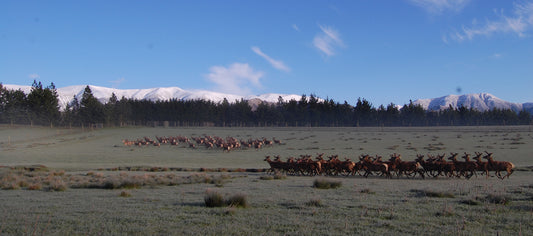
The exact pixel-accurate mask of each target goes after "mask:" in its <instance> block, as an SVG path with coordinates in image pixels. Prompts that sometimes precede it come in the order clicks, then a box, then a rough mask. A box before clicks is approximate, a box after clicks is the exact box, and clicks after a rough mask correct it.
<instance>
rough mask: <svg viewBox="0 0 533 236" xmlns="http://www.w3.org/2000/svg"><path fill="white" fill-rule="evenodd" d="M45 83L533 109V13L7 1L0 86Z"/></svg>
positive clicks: (502, 3) (494, 5)
mask: <svg viewBox="0 0 533 236" xmlns="http://www.w3.org/2000/svg"><path fill="white" fill-rule="evenodd" d="M34 79H36V80H38V81H42V82H43V83H44V84H49V83H50V82H54V83H55V84H56V86H57V87H65V86H70V85H80V84H91V85H98V86H106V87H114V88H120V89H130V88H152V87H171V86H177V87H181V88H183V89H202V90H214V91H220V92H228V93H235V94H263V93H286V94H307V95H309V94H316V95H317V96H319V97H322V98H332V99H334V100H335V101H338V102H344V101H347V102H348V103H350V104H355V101H356V100H357V98H359V97H361V98H365V99H367V100H369V101H370V102H371V103H372V104H373V105H374V106H376V107H377V106H379V105H381V104H384V105H387V104H389V103H391V102H392V103H395V104H399V105H403V104H405V103H408V102H409V100H410V99H413V100H414V99H418V98H433V97H440V96H444V95H448V94H466V93H481V92H488V93H491V94H493V95H495V96H497V97H500V98H502V99H504V100H508V101H511V102H533V1H532V0H389V1H385V0H383V1H381V0H379V1H363V0H360V1H359V0H350V1H303V0H301V1H297V0H295V1H276V0H273V1H9V0H6V1H0V82H1V83H4V84H21V85H31V83H32V81H33V80H34Z"/></svg>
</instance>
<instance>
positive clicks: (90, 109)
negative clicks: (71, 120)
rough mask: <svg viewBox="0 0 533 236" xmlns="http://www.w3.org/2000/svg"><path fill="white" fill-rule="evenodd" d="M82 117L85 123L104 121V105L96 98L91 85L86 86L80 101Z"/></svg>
mask: <svg viewBox="0 0 533 236" xmlns="http://www.w3.org/2000/svg"><path fill="white" fill-rule="evenodd" d="M80 119H81V122H82V123H83V124H96V123H103V122H104V119H105V118H104V106H103V105H102V103H100V102H99V101H98V99H96V98H95V97H94V95H93V93H92V91H91V88H90V87H89V85H87V87H85V90H84V91H83V96H82V98H81V101H80Z"/></svg>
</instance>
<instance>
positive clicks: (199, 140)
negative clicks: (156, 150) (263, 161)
mask: <svg viewBox="0 0 533 236" xmlns="http://www.w3.org/2000/svg"><path fill="white" fill-rule="evenodd" d="M122 143H124V145H125V146H139V147H142V146H157V147H159V146H161V144H170V145H174V146H177V145H180V144H181V143H184V144H186V145H187V146H188V147H190V148H197V147H200V146H204V147H205V148H207V149H214V148H219V149H222V150H224V151H227V152H229V151H231V150H234V149H239V148H243V147H245V148H255V149H260V148H262V147H264V146H272V145H274V144H281V140H279V139H276V138H272V140H269V139H267V138H261V139H248V140H238V139H236V138H234V137H226V138H225V139H224V138H221V137H218V136H214V137H211V136H208V135H205V136H204V137H191V138H188V137H184V136H181V135H179V136H175V137H173V136H170V137H158V136H156V140H152V139H150V138H149V137H146V136H145V137H143V138H142V139H137V140H134V141H132V140H127V139H124V140H122Z"/></svg>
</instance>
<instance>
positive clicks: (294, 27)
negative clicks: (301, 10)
mask: <svg viewBox="0 0 533 236" xmlns="http://www.w3.org/2000/svg"><path fill="white" fill-rule="evenodd" d="M292 28H293V29H294V30H296V31H298V32H300V28H298V26H297V25H296V24H292Z"/></svg>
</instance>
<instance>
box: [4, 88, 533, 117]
mask: <svg viewBox="0 0 533 236" xmlns="http://www.w3.org/2000/svg"><path fill="white" fill-rule="evenodd" d="M3 86H4V87H6V88H7V89H13V90H18V89H20V90H22V91H23V92H24V93H26V94H29V93H30V91H31V88H32V87H31V86H24V85H9V84H6V85H3ZM86 86H87V85H75V86H68V87H62V88H57V93H58V97H59V106H60V109H62V110H63V109H64V108H65V107H66V106H67V104H68V103H70V102H71V101H72V100H73V98H74V97H76V98H77V99H78V100H79V101H81V98H82V95H83V92H84V90H85V87H86ZM89 87H90V88H91V91H92V93H93V95H94V97H96V98H97V99H98V100H99V101H100V102H102V103H106V102H107V101H108V100H109V98H110V97H111V95H112V93H115V95H116V96H117V98H118V99H121V98H122V97H125V98H128V99H137V100H144V99H146V100H150V101H157V100H163V101H164V100H170V99H177V100H200V99H203V100H210V101H213V102H215V103H218V102H222V101H223V100H224V98H226V99H227V100H228V101H229V102H234V101H236V100H241V99H244V100H246V101H248V103H249V104H250V105H251V106H252V108H255V107H257V105H258V104H259V103H261V102H269V103H276V102H278V98H279V97H281V98H282V99H283V100H284V101H290V100H292V99H294V100H296V101H299V100H300V99H301V95H295V94H277V93H267V94H261V95H247V96H242V95H235V94H226V93H219V92H213V91H207V90H184V89H181V88H179V87H160V88H149V89H116V88H107V87H101V86H94V85H89ZM413 103H414V104H415V105H421V106H422V107H423V108H424V109H426V110H441V109H446V108H448V107H449V106H450V105H451V106H452V107H454V108H456V107H459V106H461V105H462V106H464V107H466V108H474V109H476V110H479V111H487V110H492V109H494V108H498V109H511V110H513V111H515V112H520V111H521V110H526V111H528V112H529V113H531V114H533V102H530V103H513V102H508V101H504V100H502V99H500V98H498V97H496V96H494V95H492V94H489V93H473V94H465V95H447V96H443V97H438V98H427V99H418V100H415V101H413Z"/></svg>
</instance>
